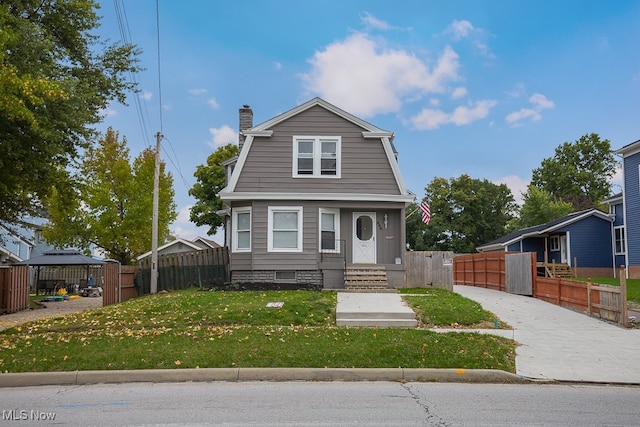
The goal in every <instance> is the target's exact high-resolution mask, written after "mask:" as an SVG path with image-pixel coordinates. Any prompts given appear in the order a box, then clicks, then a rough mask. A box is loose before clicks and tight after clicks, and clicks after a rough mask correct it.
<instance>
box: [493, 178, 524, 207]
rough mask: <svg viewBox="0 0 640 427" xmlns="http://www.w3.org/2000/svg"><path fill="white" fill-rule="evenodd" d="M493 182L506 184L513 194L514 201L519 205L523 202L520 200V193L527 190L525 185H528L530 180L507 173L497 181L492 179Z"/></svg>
mask: <svg viewBox="0 0 640 427" xmlns="http://www.w3.org/2000/svg"><path fill="white" fill-rule="evenodd" d="M494 183H495V184H506V185H507V187H509V189H510V190H511V194H513V198H514V199H515V201H516V203H517V204H518V205H520V206H522V204H523V203H524V201H523V200H522V193H526V192H527V187H528V186H529V183H530V181H528V180H525V179H523V178H521V177H519V176H517V175H508V176H503V177H502V178H499V179H498V180H497V181H494Z"/></svg>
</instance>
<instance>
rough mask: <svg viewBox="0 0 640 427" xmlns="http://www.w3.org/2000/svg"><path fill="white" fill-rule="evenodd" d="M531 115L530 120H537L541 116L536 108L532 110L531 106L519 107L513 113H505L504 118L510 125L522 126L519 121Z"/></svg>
mask: <svg viewBox="0 0 640 427" xmlns="http://www.w3.org/2000/svg"><path fill="white" fill-rule="evenodd" d="M529 117H531V120H532V121H534V122H537V121H538V120H540V119H541V118H542V116H541V115H540V113H539V112H537V111H536V110H532V109H531V108H521V109H520V110H518V111H514V112H513V113H509V114H507V117H505V120H506V121H507V123H510V124H511V125H512V126H522V123H520V121H521V120H524V119H526V118H529Z"/></svg>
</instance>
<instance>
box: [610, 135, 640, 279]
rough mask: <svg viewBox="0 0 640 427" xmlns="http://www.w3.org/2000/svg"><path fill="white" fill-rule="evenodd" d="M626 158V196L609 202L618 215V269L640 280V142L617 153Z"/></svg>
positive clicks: (623, 170) (624, 162) (624, 185)
mask: <svg viewBox="0 0 640 427" xmlns="http://www.w3.org/2000/svg"><path fill="white" fill-rule="evenodd" d="M614 154H617V155H619V156H621V157H622V174H623V184H622V193H620V194H617V195H615V196H613V197H611V198H610V199H608V200H606V201H605V203H607V204H609V212H610V213H611V214H612V215H614V216H615V222H614V230H613V234H612V240H613V242H614V256H615V263H616V266H620V265H624V266H625V267H626V269H627V276H628V277H629V278H640V140H638V141H635V142H632V143H631V144H628V145H625V146H624V147H622V148H620V149H618V150H616V151H614Z"/></svg>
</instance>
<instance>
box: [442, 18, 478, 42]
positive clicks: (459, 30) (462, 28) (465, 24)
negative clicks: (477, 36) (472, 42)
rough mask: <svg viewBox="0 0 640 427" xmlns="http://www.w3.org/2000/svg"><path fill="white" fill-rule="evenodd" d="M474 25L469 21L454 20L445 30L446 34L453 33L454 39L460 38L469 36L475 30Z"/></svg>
mask: <svg viewBox="0 0 640 427" xmlns="http://www.w3.org/2000/svg"><path fill="white" fill-rule="evenodd" d="M473 29H474V28H473V25H472V24H471V22H469V21H457V20H455V19H454V20H453V22H452V23H451V24H449V26H448V27H447V29H446V30H445V34H453V39H454V40H460V39H463V38H466V37H468V36H469V34H470V33H471V32H472V31H473Z"/></svg>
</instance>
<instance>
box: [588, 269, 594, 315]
mask: <svg viewBox="0 0 640 427" xmlns="http://www.w3.org/2000/svg"><path fill="white" fill-rule="evenodd" d="M587 310H589V316H591V315H592V314H593V313H592V310H591V277H589V278H588V279H587Z"/></svg>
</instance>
